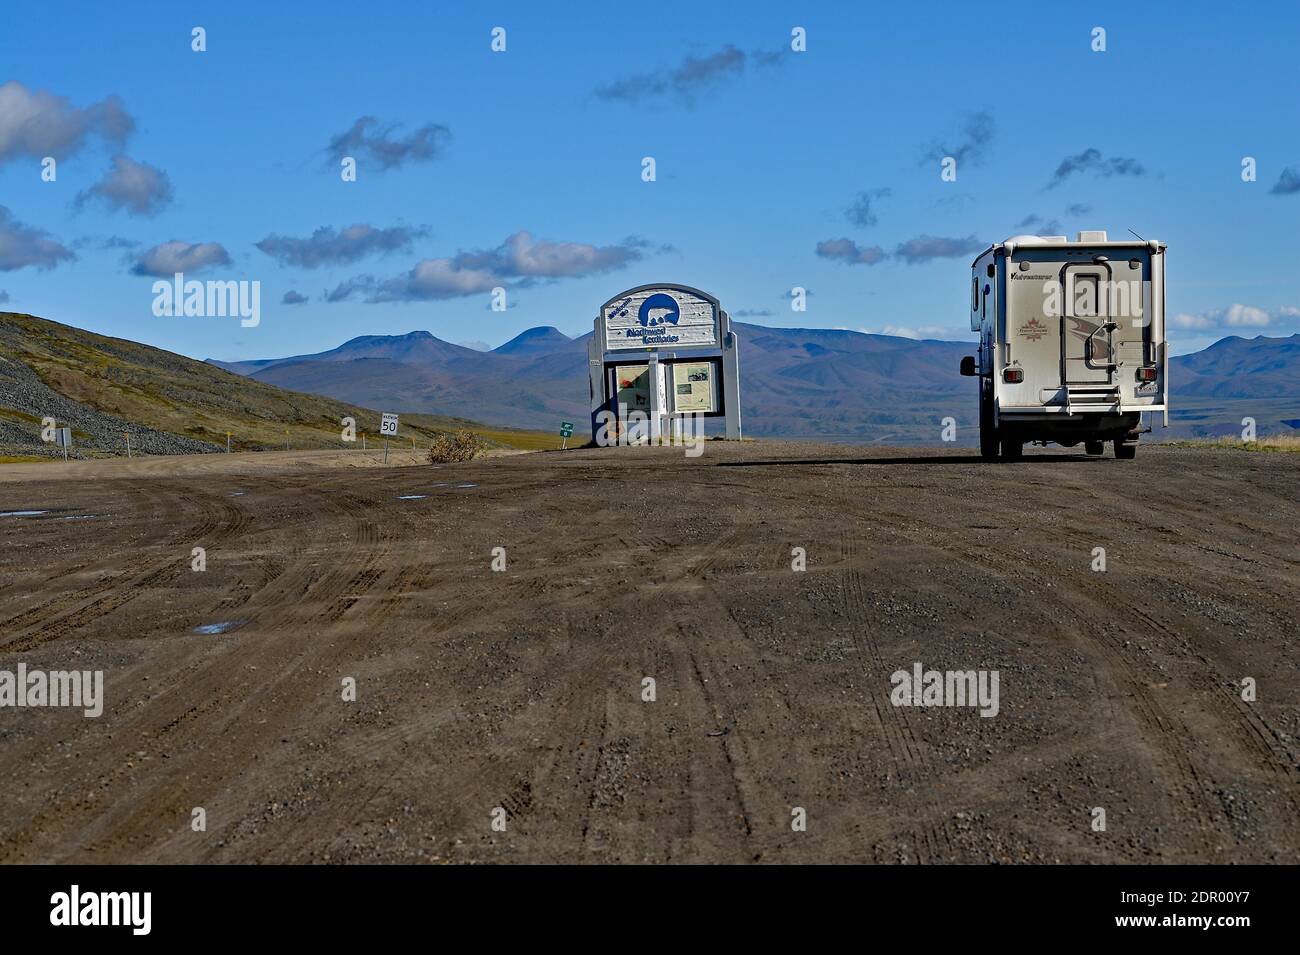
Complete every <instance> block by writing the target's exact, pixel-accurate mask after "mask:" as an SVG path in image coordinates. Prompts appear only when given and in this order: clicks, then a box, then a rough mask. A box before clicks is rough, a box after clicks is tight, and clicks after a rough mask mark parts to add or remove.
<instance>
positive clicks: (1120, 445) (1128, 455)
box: [1115, 438, 1138, 461]
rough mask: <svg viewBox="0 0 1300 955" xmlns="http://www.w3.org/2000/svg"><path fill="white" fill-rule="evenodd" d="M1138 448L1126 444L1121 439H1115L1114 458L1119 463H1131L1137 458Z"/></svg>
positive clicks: (1134, 445)
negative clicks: (1119, 461) (1118, 460)
mask: <svg viewBox="0 0 1300 955" xmlns="http://www.w3.org/2000/svg"><path fill="white" fill-rule="evenodd" d="M1137 453H1138V446H1137V445H1136V444H1126V443H1125V442H1124V439H1123V438H1116V439H1115V457H1117V458H1119V459H1120V460H1121V461H1131V460H1132V459H1133V458H1136V457H1137Z"/></svg>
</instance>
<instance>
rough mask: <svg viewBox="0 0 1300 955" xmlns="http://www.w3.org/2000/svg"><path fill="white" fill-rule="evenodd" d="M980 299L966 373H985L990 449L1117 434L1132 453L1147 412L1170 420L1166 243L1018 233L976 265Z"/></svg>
mask: <svg viewBox="0 0 1300 955" xmlns="http://www.w3.org/2000/svg"><path fill="white" fill-rule="evenodd" d="M970 308H971V311H970V328H971V331H973V332H979V336H980V340H979V350H978V354H977V355H973V356H968V357H966V358H963V359H962V361H961V373H962V374H963V375H970V376H974V377H978V379H979V383H980V389H979V423H980V454H981V455H982V456H983V457H985V458H998V457H1001V458H1003V459H1015V458H1019V457H1020V456H1021V453H1022V451H1023V449H1024V446H1025V445H1026V444H1029V443H1042V444H1046V443H1048V442H1055V443H1056V444H1059V445H1062V446H1064V447H1067V448H1072V447H1075V446H1076V445H1079V444H1082V445H1083V447H1084V450H1085V451H1086V452H1087V453H1088V454H1092V455H1099V454H1102V453H1103V452H1104V451H1105V447H1106V443H1107V442H1110V443H1111V444H1112V445H1113V446H1114V449H1115V457H1117V458H1133V457H1135V456H1136V454H1137V444H1138V436H1139V434H1141V433H1142V432H1143V415H1149V416H1150V418H1148V419H1147V420H1148V421H1151V420H1153V419H1154V417H1155V416H1156V415H1161V416H1163V417H1162V424H1163V426H1165V427H1167V426H1168V424H1169V404H1168V400H1167V398H1168V395H1167V388H1168V380H1169V378H1168V365H1169V353H1168V349H1167V347H1166V343H1165V246H1164V244H1163V243H1161V242H1156V241H1154V240H1147V239H1141V238H1134V239H1131V240H1129V239H1121V240H1118V241H1114V240H1110V239H1108V238H1107V236H1106V233H1105V232H1080V233H1079V234H1078V236H1077V238H1076V239H1075V240H1074V241H1073V242H1071V241H1069V239H1068V238H1067V237H1066V236H1031V235H1018V236H1013V237H1012V238H1010V239H1007V240H1006V241H1005V242H999V243H996V244H994V245H992V246H990V247H989V248H988V249H987V250H986V251H984V252H983V253H981V254H980V256H979V257H978V258H976V259H975V262H974V263H973V264H972V266H971V284H970ZM1145 430H1147V431H1149V430H1150V427H1149V425H1148V427H1147V428H1146V429H1145Z"/></svg>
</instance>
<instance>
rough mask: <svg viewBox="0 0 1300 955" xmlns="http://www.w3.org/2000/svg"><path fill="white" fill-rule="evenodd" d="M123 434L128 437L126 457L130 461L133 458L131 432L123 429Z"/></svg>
mask: <svg viewBox="0 0 1300 955" xmlns="http://www.w3.org/2000/svg"><path fill="white" fill-rule="evenodd" d="M122 434H123V435H124V436H125V437H126V457H127V460H128V461H129V460H130V459H131V432H130V431H123V432H122Z"/></svg>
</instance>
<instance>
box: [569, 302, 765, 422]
mask: <svg viewBox="0 0 1300 955" xmlns="http://www.w3.org/2000/svg"><path fill="white" fill-rule="evenodd" d="M587 354H588V370H589V372H590V386H591V437H592V440H593V441H598V440H599V438H598V433H599V432H600V430H601V423H602V419H604V420H605V421H610V420H616V421H617V427H616V428H615V429H614V430H615V432H616V433H617V434H618V435H619V436H620V438H622V437H623V436H626V435H627V434H628V426H629V425H630V424H632V423H634V422H636V421H637V420H642V421H645V422H646V424H647V425H648V437H649V439H650V441H651V443H658V441H659V439H660V438H662V437H663V436H664V435H665V434H668V433H670V432H671V434H673V435H674V436H675V437H680V435H681V423H682V421H683V419H684V418H685V417H688V416H703V417H711V418H724V419H725V420H726V436H727V438H729V439H731V440H735V441H739V440H740V342H739V340H738V339H737V337H736V333H735V332H734V331H732V330H731V317H730V316H729V315H728V314H727V313H726V312H725V311H724V310H723V308H722V305H721V304H720V303H719V302H718V300H717V299H716V298H714V297H713V296H712V295H710V294H708V293H707V292H701V291H700V290H699V289H696V288H690V287H689V286H686V285H642V286H640V287H638V288H634V289H628V290H627V291H626V292H620V293H619V294H618V295H615V296H614V297H613V298H611V299H610V300H609V301H608V302H606V303H605V304H604V305H602V306H601V308H600V314H599V315H597V316H596V321H595V327H594V334H593V335H592V336H591V344H590V345H589V346H588V352H587ZM611 415H612V416H614V417H613V418H612V419H611V417H610V416H611ZM608 430H609V429H607V431H608Z"/></svg>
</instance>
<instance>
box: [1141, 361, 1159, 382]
mask: <svg viewBox="0 0 1300 955" xmlns="http://www.w3.org/2000/svg"><path fill="white" fill-rule="evenodd" d="M1155 380H1156V366H1155V365H1146V366H1145V367H1142V368H1139V369H1138V381H1155Z"/></svg>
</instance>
